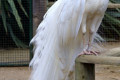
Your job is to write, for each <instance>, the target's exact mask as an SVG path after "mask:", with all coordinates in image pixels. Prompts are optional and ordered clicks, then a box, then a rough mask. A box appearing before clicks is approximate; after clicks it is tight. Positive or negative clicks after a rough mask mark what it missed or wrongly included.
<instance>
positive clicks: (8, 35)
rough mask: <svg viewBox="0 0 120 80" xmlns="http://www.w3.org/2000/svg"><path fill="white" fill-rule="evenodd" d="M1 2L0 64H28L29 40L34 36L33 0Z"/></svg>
mask: <svg viewBox="0 0 120 80" xmlns="http://www.w3.org/2000/svg"><path fill="white" fill-rule="evenodd" d="M1 3H2V4H3V5H1V9H0V12H1V13H0V66H23V65H28V64H29V61H30V50H29V41H30V39H31V37H32V10H31V9H32V0H21V2H19V0H1ZM6 6H7V7H6ZM3 12H4V14H3ZM19 19H20V20H19ZM5 24H6V26H5ZM5 27H6V29H7V31H6V30H5ZM20 27H23V30H21V29H20Z"/></svg>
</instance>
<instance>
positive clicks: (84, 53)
mask: <svg viewBox="0 0 120 80" xmlns="http://www.w3.org/2000/svg"><path fill="white" fill-rule="evenodd" d="M98 54H100V52H98V51H87V50H85V51H83V52H81V53H80V56H81V55H96V56H98Z"/></svg>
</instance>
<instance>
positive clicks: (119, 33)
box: [111, 25, 120, 36]
mask: <svg viewBox="0 0 120 80" xmlns="http://www.w3.org/2000/svg"><path fill="white" fill-rule="evenodd" d="M111 27H112V29H113V30H114V31H115V32H116V33H117V34H118V35H119V36H120V32H119V31H118V30H117V29H116V28H115V27H114V26H113V25H111Z"/></svg>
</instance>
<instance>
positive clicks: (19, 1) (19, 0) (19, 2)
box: [17, 0, 28, 17]
mask: <svg viewBox="0 0 120 80" xmlns="http://www.w3.org/2000/svg"><path fill="white" fill-rule="evenodd" d="M17 1H18V4H19V5H20V7H21V9H22V10H23V12H24V14H25V15H26V16H27V17H28V14H27V12H26V11H25V9H24V7H23V5H22V3H21V0H17Z"/></svg>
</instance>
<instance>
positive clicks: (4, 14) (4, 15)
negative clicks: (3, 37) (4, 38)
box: [0, 0, 7, 33]
mask: <svg viewBox="0 0 120 80" xmlns="http://www.w3.org/2000/svg"><path fill="white" fill-rule="evenodd" d="M1 1H2V0H0V2H1ZM1 16H2V20H3V25H4V29H5V31H6V33H7V25H6V13H5V10H4V6H3V4H1Z"/></svg>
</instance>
